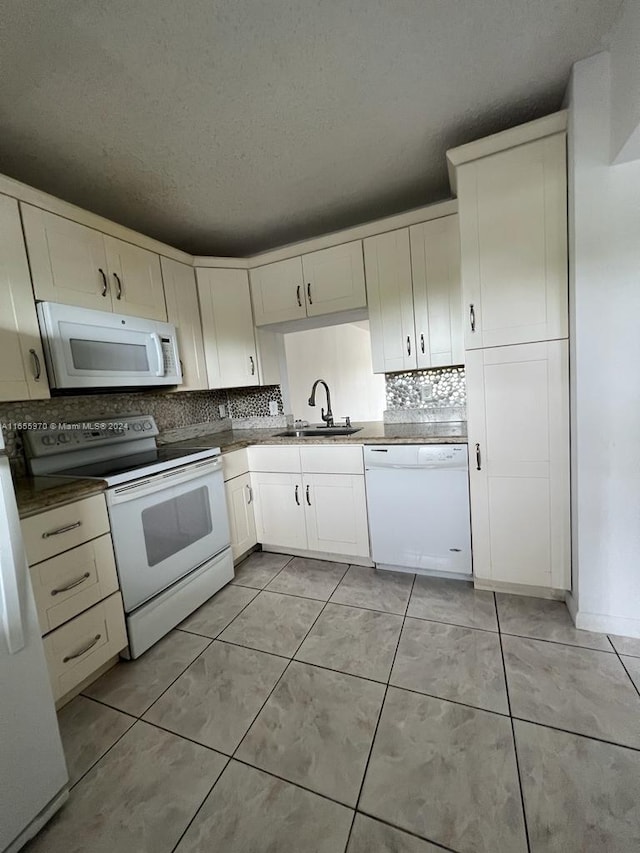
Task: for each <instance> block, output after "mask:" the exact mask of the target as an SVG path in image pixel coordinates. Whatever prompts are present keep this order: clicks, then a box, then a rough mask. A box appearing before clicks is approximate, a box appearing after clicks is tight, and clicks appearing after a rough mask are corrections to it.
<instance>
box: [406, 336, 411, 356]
mask: <svg viewBox="0 0 640 853" xmlns="http://www.w3.org/2000/svg"><path fill="white" fill-rule="evenodd" d="M407 355H411V338H410V337H409V335H407Z"/></svg>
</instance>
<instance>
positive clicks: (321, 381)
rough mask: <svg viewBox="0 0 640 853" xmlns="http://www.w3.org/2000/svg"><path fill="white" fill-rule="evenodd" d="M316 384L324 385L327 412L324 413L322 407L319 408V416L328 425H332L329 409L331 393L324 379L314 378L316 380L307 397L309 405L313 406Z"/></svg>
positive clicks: (331, 415)
mask: <svg viewBox="0 0 640 853" xmlns="http://www.w3.org/2000/svg"><path fill="white" fill-rule="evenodd" d="M318 385H324V390H325V391H326V394H327V414H326V415H325V413H324V409H321V412H322V414H321V417H322V420H323V421H324V422H325V423H326V425H327V426H328V427H332V426H333V425H334V423H333V412H332V411H331V394H330V392H329V386H328V385H327V383H326V382H325V381H324V379H316V381H315V382H314V383H313V387H312V388H311V396H310V397H309V405H310V406H315V404H316V388H317V387H318Z"/></svg>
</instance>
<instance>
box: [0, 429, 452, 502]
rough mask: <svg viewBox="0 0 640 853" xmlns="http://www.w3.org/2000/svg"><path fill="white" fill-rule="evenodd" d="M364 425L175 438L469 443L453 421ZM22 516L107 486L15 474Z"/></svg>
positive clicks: (229, 444) (218, 443) (200, 442)
mask: <svg viewBox="0 0 640 853" xmlns="http://www.w3.org/2000/svg"><path fill="white" fill-rule="evenodd" d="M354 426H358V427H362V429H361V430H360V431H359V432H355V433H353V434H352V435H336V436H331V437H330V438H314V437H309V438H290V437H283V436H278V433H279V432H285V430H286V429H287V427H277V428H274V429H236V430H231V429H230V430H224V431H222V432H211V433H208V434H204V435H202V436H199V437H198V438H188V439H186V440H184V441H172V442H171V444H174V445H176V446H178V447H184V448H189V447H191V448H194V449H195V448H210V447H219V448H220V449H221V450H222V452H223V453H229V452H231V451H232V450H241V449H242V448H244V447H249V446H251V445H252V444H329V445H331V444H466V441H467V424H466V422H464V421H457V422H451V423H419V424H415V423H414V424H389V423H384V422H382V421H369V422H366V423H356V424H354ZM14 487H15V492H16V501H17V504H18V512H19V514H20V518H26V517H27V516H29V515H36V514H37V513H39V512H43V511H44V510H47V509H51V508H53V507H55V506H62V505H63V504H67V503H71V502H72V501H76V500H80V499H81V498H86V497H89V496H90V495H95V494H99V493H100V492H103V491H104V490H105V489H106V488H107V484H106V483H105V481H104V480H87V479H70V478H67V477H14Z"/></svg>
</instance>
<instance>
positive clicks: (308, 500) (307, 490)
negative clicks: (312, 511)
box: [306, 486, 311, 506]
mask: <svg viewBox="0 0 640 853" xmlns="http://www.w3.org/2000/svg"><path fill="white" fill-rule="evenodd" d="M306 495H307V503H308V504H309V506H311V498H310V497H309V486H307V489H306Z"/></svg>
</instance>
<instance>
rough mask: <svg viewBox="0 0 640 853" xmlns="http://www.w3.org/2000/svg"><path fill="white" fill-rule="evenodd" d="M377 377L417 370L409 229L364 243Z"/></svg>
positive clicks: (381, 235)
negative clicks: (397, 371) (381, 374)
mask: <svg viewBox="0 0 640 853" xmlns="http://www.w3.org/2000/svg"><path fill="white" fill-rule="evenodd" d="M364 259H365V268H366V273H367V294H368V299H369V327H370V330H371V359H372V362H373V372H374V373H390V372H392V371H394V370H415V368H416V366H417V356H416V344H415V325H414V318H413V288H412V284H411V252H410V248H409V229H408V228H401V229H400V230H398V231H388V232H387V233H386V234H379V235H377V236H376V237H369V238H367V239H366V240H365V241H364Z"/></svg>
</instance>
